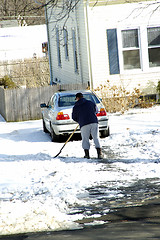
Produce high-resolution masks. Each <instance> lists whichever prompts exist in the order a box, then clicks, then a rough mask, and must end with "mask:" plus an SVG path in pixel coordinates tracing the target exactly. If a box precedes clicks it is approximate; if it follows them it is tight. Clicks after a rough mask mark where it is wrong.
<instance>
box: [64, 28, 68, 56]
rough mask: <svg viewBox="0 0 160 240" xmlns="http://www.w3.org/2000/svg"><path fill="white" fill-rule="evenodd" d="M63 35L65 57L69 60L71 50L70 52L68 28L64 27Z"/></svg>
mask: <svg viewBox="0 0 160 240" xmlns="http://www.w3.org/2000/svg"><path fill="white" fill-rule="evenodd" d="M63 37H64V51H65V59H66V60H69V52H68V31H67V29H66V28H64V29H63Z"/></svg>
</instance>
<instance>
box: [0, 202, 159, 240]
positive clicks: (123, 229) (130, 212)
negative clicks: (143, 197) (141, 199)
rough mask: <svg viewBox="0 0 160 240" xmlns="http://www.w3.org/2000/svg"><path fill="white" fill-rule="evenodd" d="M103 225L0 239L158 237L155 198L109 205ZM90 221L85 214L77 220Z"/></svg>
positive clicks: (68, 239)
mask: <svg viewBox="0 0 160 240" xmlns="http://www.w3.org/2000/svg"><path fill="white" fill-rule="evenodd" d="M98 220H102V221H104V222H105V224H103V225H97V226H93V227H92V226H88V227H87V226H85V228H84V229H82V230H72V231H59V232H43V233H26V234H19V235H10V236H0V239H1V240H23V239H26V240H103V239H105V240H121V239H122V240H125V239H129V240H134V239H136V240H137V239H138V240H148V239H149V240H151V239H154V240H158V239H160V202H159V198H157V199H153V200H151V199H150V200H148V201H146V202H145V203H144V204H142V205H141V206H134V207H121V208H115V209H112V210H111V211H110V212H109V213H108V214H107V215H104V216H101V217H100V219H98ZM84 222H85V224H86V223H87V222H88V223H91V222H92V219H91V218H87V219H84V220H81V221H79V223H80V224H82V225H83V224H84Z"/></svg>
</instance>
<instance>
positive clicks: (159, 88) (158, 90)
mask: <svg viewBox="0 0 160 240" xmlns="http://www.w3.org/2000/svg"><path fill="white" fill-rule="evenodd" d="M157 92H158V94H159V95H160V81H158V85H157Z"/></svg>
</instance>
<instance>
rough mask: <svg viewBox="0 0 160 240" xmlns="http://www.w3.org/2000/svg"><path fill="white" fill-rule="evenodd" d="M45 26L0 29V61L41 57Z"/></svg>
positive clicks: (45, 39)
mask: <svg viewBox="0 0 160 240" xmlns="http://www.w3.org/2000/svg"><path fill="white" fill-rule="evenodd" d="M46 41H47V31H46V25H37V26H25V27H12V28H0V61H5V60H16V59H24V58H32V57H33V55H34V54H36V56H37V57H43V56H44V53H42V43H43V42H46Z"/></svg>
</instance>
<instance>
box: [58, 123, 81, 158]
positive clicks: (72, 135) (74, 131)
mask: <svg viewBox="0 0 160 240" xmlns="http://www.w3.org/2000/svg"><path fill="white" fill-rule="evenodd" d="M78 127H79V124H78V125H77V127H76V128H75V129H74V131H73V132H72V133H71V135H70V136H69V138H68V139H67V141H66V142H65V144H64V145H63V147H62V148H61V150H60V151H59V153H58V154H57V155H56V156H55V157H54V158H56V157H57V156H58V155H59V154H60V153H61V151H62V149H63V148H64V147H65V145H66V144H67V143H68V142H69V140H70V139H71V137H72V136H73V134H74V133H75V131H76V130H77V128H78Z"/></svg>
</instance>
